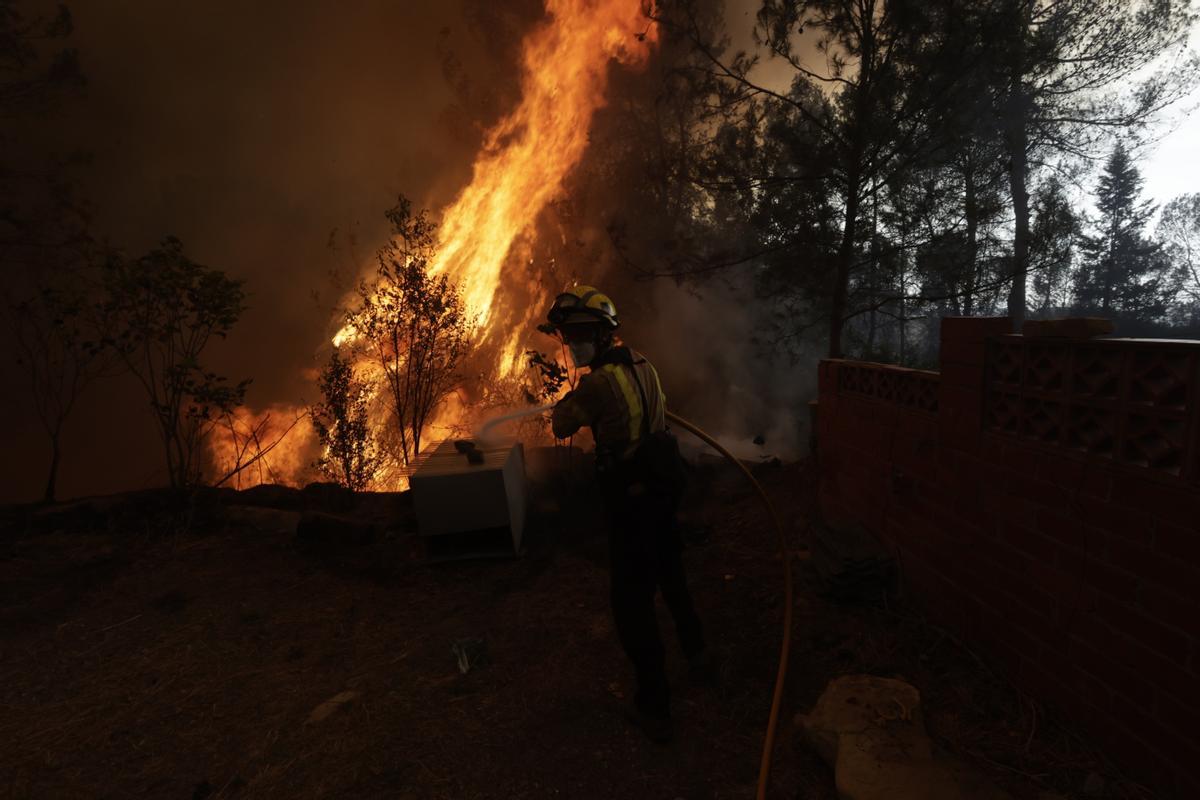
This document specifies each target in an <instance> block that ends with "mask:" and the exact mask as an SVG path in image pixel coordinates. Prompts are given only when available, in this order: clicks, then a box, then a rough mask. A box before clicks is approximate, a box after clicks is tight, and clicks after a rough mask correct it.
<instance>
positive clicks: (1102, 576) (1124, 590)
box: [1064, 557, 1138, 602]
mask: <svg viewBox="0 0 1200 800" xmlns="http://www.w3.org/2000/svg"><path fill="white" fill-rule="evenodd" d="M1064 568H1065V569H1074V570H1076V574H1077V575H1078V577H1079V578H1081V579H1082V580H1083V581H1084V582H1086V583H1087V584H1088V585H1090V586H1093V587H1095V588H1096V589H1097V590H1098V591H1100V592H1102V593H1104V594H1107V595H1108V596H1109V597H1111V598H1112V599H1114V600H1124V601H1125V602H1131V601H1133V600H1135V599H1136V598H1137V590H1138V578H1137V576H1136V575H1134V574H1133V573H1131V572H1128V571H1126V570H1123V569H1119V568H1117V567H1113V566H1109V565H1108V564H1106V563H1104V562H1102V561H1099V560H1097V559H1095V558H1091V557H1085V558H1082V559H1080V560H1079V562H1078V563H1077V564H1068V565H1066V566H1065V567H1064Z"/></svg>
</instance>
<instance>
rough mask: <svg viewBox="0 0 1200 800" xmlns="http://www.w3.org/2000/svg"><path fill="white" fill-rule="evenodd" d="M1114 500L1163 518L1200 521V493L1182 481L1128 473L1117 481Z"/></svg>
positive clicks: (1114, 488)
mask: <svg viewBox="0 0 1200 800" xmlns="http://www.w3.org/2000/svg"><path fill="white" fill-rule="evenodd" d="M1112 499H1113V502H1114V503H1115V504H1117V505H1119V506H1123V507H1125V508H1129V509H1132V510H1135V511H1140V512H1142V513H1143V514H1146V515H1152V516H1154V517H1157V518H1160V519H1166V520H1173V521H1179V522H1182V521H1185V520H1197V519H1200V491H1196V488H1195V487H1194V486H1185V485H1183V484H1182V483H1179V482H1167V481H1166V480H1164V479H1155V478H1151V477H1149V476H1141V475H1134V474H1129V475H1127V476H1124V477H1118V478H1117V479H1116V480H1115V481H1114V483H1113V489H1112Z"/></svg>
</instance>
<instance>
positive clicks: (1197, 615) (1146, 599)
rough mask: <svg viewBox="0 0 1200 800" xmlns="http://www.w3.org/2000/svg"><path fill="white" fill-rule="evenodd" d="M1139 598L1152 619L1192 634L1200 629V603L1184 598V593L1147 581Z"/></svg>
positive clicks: (1143, 608)
mask: <svg viewBox="0 0 1200 800" xmlns="http://www.w3.org/2000/svg"><path fill="white" fill-rule="evenodd" d="M1138 599H1139V601H1140V605H1141V607H1142V610H1143V611H1145V613H1146V614H1147V616H1149V617H1150V618H1151V619H1155V620H1157V621H1159V622H1161V623H1162V624H1164V625H1170V626H1172V627H1174V628H1175V629H1177V630H1179V631H1182V632H1184V633H1187V634H1190V635H1192V636H1195V635H1196V633H1197V631H1198V630H1200V603H1196V602H1195V601H1192V600H1188V599H1186V598H1184V597H1183V595H1182V593H1180V592H1177V591H1172V590H1171V589H1169V588H1164V587H1162V586H1158V585H1156V584H1152V583H1146V584H1143V585H1142V587H1141V590H1140V591H1139V593H1138Z"/></svg>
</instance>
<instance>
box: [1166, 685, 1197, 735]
mask: <svg viewBox="0 0 1200 800" xmlns="http://www.w3.org/2000/svg"><path fill="white" fill-rule="evenodd" d="M1155 717H1156V718H1157V719H1158V720H1159V721H1160V722H1161V723H1162V724H1163V725H1165V726H1166V727H1167V728H1170V729H1173V730H1174V731H1175V732H1176V734H1178V735H1179V736H1182V737H1184V738H1185V739H1190V740H1191V741H1192V743H1193V744H1194V745H1197V746H1200V735H1197V733H1196V720H1198V719H1200V703H1198V702H1197V700H1196V697H1195V696H1193V697H1191V698H1183V697H1176V696H1174V695H1170V694H1168V693H1166V692H1159V693H1158V705H1157V706H1156V707H1155Z"/></svg>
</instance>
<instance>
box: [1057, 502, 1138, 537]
mask: <svg viewBox="0 0 1200 800" xmlns="http://www.w3.org/2000/svg"><path fill="white" fill-rule="evenodd" d="M1076 510H1077V512H1078V514H1079V518H1080V519H1081V520H1082V521H1083V522H1085V523H1087V524H1088V525H1090V526H1092V527H1094V528H1099V529H1101V530H1104V531H1108V532H1110V533H1116V534H1119V535H1121V536H1124V537H1125V538H1126V539H1132V540H1134V541H1140V542H1146V543H1147V544H1149V543H1150V541H1151V539H1152V537H1153V527H1152V525H1151V521H1150V520H1149V519H1148V518H1147V517H1146V515H1145V514H1143V513H1142V512H1140V511H1136V510H1133V509H1129V508H1125V507H1122V506H1117V505H1113V504H1111V503H1101V502H1097V501H1092V502H1084V503H1080V504H1079V505H1078V507H1077V509H1076Z"/></svg>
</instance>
